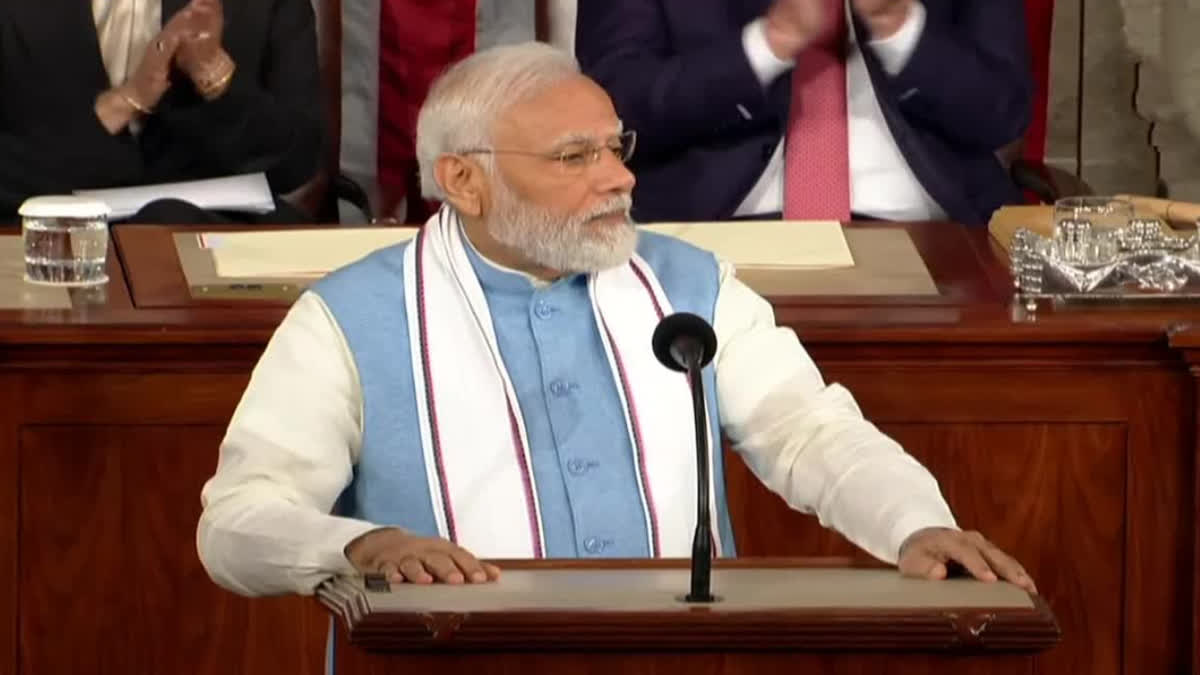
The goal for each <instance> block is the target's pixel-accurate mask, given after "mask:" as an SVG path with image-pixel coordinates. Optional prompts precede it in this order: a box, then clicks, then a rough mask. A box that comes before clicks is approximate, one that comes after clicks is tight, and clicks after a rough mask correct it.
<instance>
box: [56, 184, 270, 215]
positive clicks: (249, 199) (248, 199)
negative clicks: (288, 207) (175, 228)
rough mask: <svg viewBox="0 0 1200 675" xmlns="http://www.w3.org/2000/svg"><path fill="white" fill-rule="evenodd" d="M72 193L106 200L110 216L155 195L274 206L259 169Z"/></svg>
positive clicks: (224, 206)
mask: <svg viewBox="0 0 1200 675" xmlns="http://www.w3.org/2000/svg"><path fill="white" fill-rule="evenodd" d="M75 194H77V195H83V196H87V197H92V198H95V199H99V200H100V201H103V202H104V203H106V204H108V207H109V208H110V209H112V218H113V220H120V219H121V218H128V217H129V216H132V215H133V214H135V213H137V212H138V211H140V210H141V208H142V207H143V206H145V205H146V204H149V203H150V202H152V201H155V200H158V199H180V200H183V201H185V202H191V203H192V204H195V205H196V206H199V207H200V208H202V209H207V210H210V211H240V212H243V213H268V212H270V211H274V210H275V198H274V197H273V196H272V195H271V186H270V184H269V183H267V177H266V175H265V174H263V173H251V174H244V175H241V176H228V177H226V178H209V179H206V180H193V181H185V182H181V183H159V184H157V185H137V186H133V187H124V188H111V189H107V190H76V191H75ZM164 225H170V223H164Z"/></svg>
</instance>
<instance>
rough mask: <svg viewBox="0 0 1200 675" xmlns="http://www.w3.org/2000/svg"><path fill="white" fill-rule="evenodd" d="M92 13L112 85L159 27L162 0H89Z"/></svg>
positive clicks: (126, 72) (139, 59) (124, 75)
mask: <svg viewBox="0 0 1200 675" xmlns="http://www.w3.org/2000/svg"><path fill="white" fill-rule="evenodd" d="M26 1H28V0H26ZM92 16H93V17H94V18H95V20H96V37H97V39H98V40H99V42H100V56H101V57H102V58H103V59H104V69H105V71H107V72H108V81H109V83H110V84H111V85H112V86H114V87H115V86H117V85H119V84H121V83H122V82H124V81H125V80H127V79H129V76H130V75H132V74H133V73H134V71H136V70H137V68H138V66H139V65H141V62H142V54H143V53H144V52H145V51H146V47H147V46H149V44H150V41H151V40H153V39H154V36H156V35H158V33H159V31H161V30H162V0H92Z"/></svg>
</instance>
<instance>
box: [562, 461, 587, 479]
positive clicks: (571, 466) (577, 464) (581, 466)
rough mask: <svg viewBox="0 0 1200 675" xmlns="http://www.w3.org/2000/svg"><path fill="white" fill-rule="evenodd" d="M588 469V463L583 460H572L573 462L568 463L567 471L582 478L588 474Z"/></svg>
mask: <svg viewBox="0 0 1200 675" xmlns="http://www.w3.org/2000/svg"><path fill="white" fill-rule="evenodd" d="M588 468H589V467H588V463H587V462H585V461H583V460H582V459H572V460H571V461H569V462H567V471H568V472H570V473H571V475H572V476H582V475H583V474H585V473H587V472H588Z"/></svg>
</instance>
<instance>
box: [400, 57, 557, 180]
mask: <svg viewBox="0 0 1200 675" xmlns="http://www.w3.org/2000/svg"><path fill="white" fill-rule="evenodd" d="M578 74H579V63H578V62H577V61H576V60H575V58H574V57H572V56H571V55H570V54H568V53H566V52H564V51H562V50H560V49H556V48H554V47H551V46H550V45H548V44H545V43H541V42H525V43H521V44H515V45H505V46H501V47H492V48H490V49H486V50H483V51H480V52H476V53H475V54H472V55H471V56H469V57H467V58H465V59H463V60H462V61H459V62H458V63H456V64H455V65H453V66H451V67H450V69H449V70H447V71H446V72H445V73H443V74H442V75H441V76H440V77H439V78H438V79H437V80H436V81H435V82H434V83H433V86H432V87H431V88H430V90H429V96H428V97H427V98H426V99H425V104H424V105H422V106H421V112H420V114H419V115H418V116H417V162H418V163H419V164H420V167H421V193H422V194H423V195H424V196H425V197H426V198H427V199H437V200H445V198H446V195H445V193H444V192H443V190H442V187H441V186H440V185H438V182H437V178H436V177H435V175H434V165H435V164H436V163H437V160H438V157H441V156H442V155H445V154H449V153H455V152H462V151H464V150H473V149H481V148H490V147H491V144H492V130H493V127H494V126H495V124H496V121H497V120H498V119H500V116H501V115H502V114H503V113H504V111H505V110H507V109H508V107H509V106H512V105H514V104H516V103H520V102H521V101H523V100H525V99H527V98H529V97H531V96H536V95H537V94H540V93H542V92H543V91H545V90H546V89H548V88H549V87H552V86H554V85H555V84H558V83H560V82H562V81H563V80H567V79H570V78H572V77H574V76H576V75H578ZM485 166H490V162H488V161H487V159H485Z"/></svg>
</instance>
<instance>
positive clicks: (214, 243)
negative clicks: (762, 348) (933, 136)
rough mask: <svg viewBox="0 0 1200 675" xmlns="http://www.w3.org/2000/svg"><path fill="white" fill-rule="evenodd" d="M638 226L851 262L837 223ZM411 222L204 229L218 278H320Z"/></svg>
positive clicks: (739, 247)
mask: <svg viewBox="0 0 1200 675" xmlns="http://www.w3.org/2000/svg"><path fill="white" fill-rule="evenodd" d="M641 227H642V229H646V230H650V231H652V232H658V233H660V234H666V235H670V236H673V237H677V238H679V239H682V240H684V241H686V242H688V243H690V244H693V245H694V246H698V247H700V248H703V249H706V250H709V251H712V252H713V253H715V254H716V255H718V256H719V257H721V258H722V259H724V260H726V261H728V262H730V263H732V264H733V265H734V266H736V267H738V268H743V269H754V268H768V269H772V268H786V269H798V268H799V269H830V268H845V267H853V266H854V257H853V256H852V255H851V253H850V247H849V246H848V245H847V243H846V237H845V235H844V234H843V232H842V227H841V225H840V224H839V223H837V222H833V221H829V222H824V221H814V222H786V221H763V222H752V221H735V222H727V223H662V224H654V225H644V226H641ZM416 233H417V228H412V227H371V228H331V229H304V230H264V231H256V232H206V233H203V234H201V235H199V236H200V245H201V247H202V248H204V249H207V250H209V251H210V252H211V253H212V257H213V261H214V263H215V265H216V271H217V275H218V276H220V277H223V278H229V277H236V278H258V277H262V278H279V277H286V278H296V277H313V278H317V277H321V276H323V275H325V274H327V273H329V272H331V271H333V270H335V269H338V268H339V267H343V266H345V265H348V264H350V263H352V262H354V261H356V260H358V259H360V258H362V257H364V256H366V255H367V254H369V253H371V252H372V251H375V250H378V249H381V248H384V247H387V246H392V245H395V244H399V243H402V242H405V241H408V240H409V239H411V238H412V237H413V236H415V235H416Z"/></svg>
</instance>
